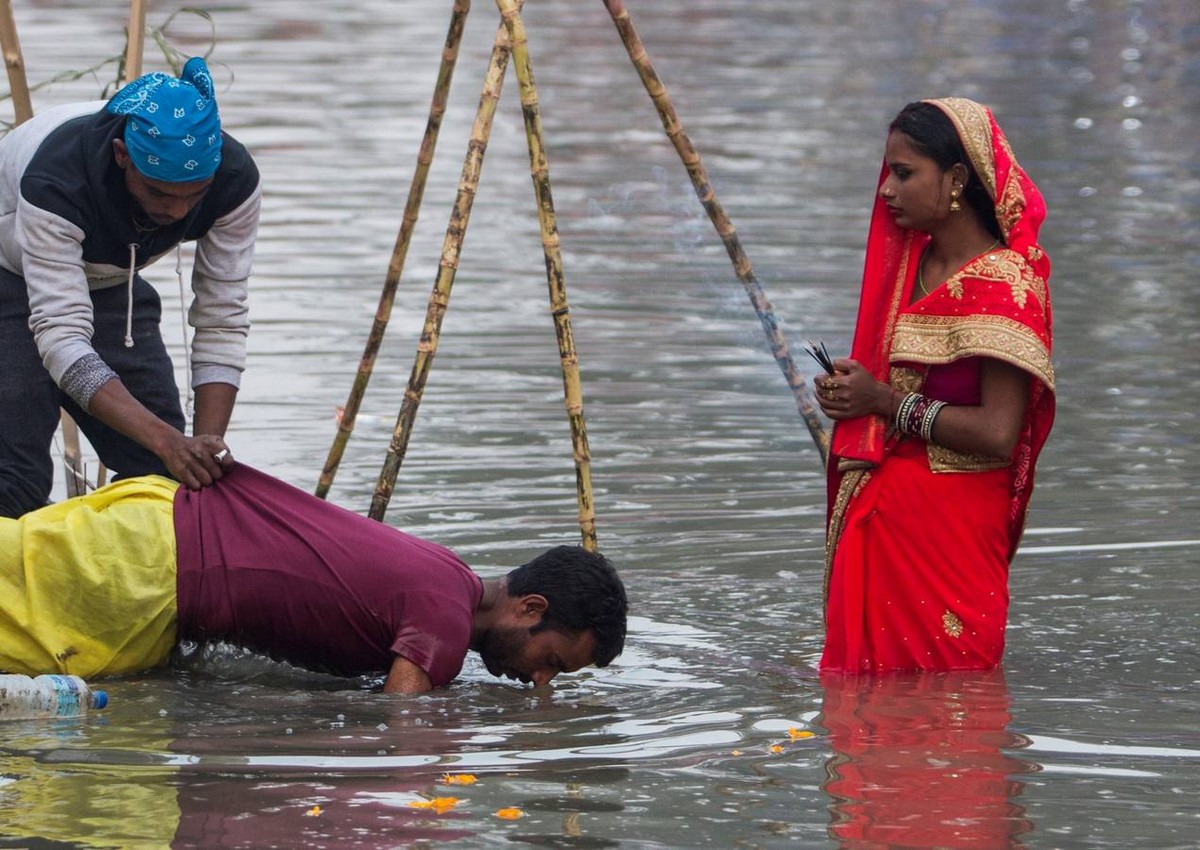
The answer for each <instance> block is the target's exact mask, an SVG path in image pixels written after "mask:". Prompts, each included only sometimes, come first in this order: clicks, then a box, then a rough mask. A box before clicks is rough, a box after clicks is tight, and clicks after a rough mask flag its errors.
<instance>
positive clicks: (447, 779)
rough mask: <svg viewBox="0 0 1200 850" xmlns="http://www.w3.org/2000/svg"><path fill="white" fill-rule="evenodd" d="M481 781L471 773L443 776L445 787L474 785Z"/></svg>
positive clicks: (446, 774)
mask: <svg viewBox="0 0 1200 850" xmlns="http://www.w3.org/2000/svg"><path fill="white" fill-rule="evenodd" d="M478 781H479V780H478V779H476V778H475V775H474V774H471V773H445V774H442V784H443V785H474V784H475V783H476V782H478Z"/></svg>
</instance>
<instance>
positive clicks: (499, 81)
mask: <svg viewBox="0 0 1200 850" xmlns="http://www.w3.org/2000/svg"><path fill="white" fill-rule="evenodd" d="M511 53H512V47H511V45H510V43H509V37H508V30H507V28H506V27H504V26H503V25H501V26H500V27H499V28H498V29H497V30H496V39H495V41H494V42H493V44H492V55H491V59H490V61H489V63H488V70H487V75H486V76H485V77H484V81H483V91H482V93H481V94H480V96H479V108H478V109H477V110H476V112H475V122H474V124H473V125H472V127H471V138H470V140H469V141H468V143H467V155H466V159H465V161H464V162H463V170H462V175H461V177H460V178H459V183H458V193H457V195H456V196H455V200H454V207H453V209H452V210H451V212H450V222H449V224H447V226H446V236H445V238H444V239H443V242H442V256H441V259H440V261H439V263H438V273H437V278H436V280H435V281H434V284H433V292H432V293H430V296H429V306H428V309H427V310H426V312H425V324H424V327H423V328H422V329H421V338H420V341H419V342H418V343H417V354H416V358H415V359H414V360H413V367H412V373H411V374H410V375H409V378H408V387H407V389H406V390H405V391H404V400H403V401H402V402H401V404H400V413H399V415H398V416H397V417H396V427H395V428H394V430H393V431H392V440H391V443H390V445H389V446H388V453H387V457H386V458H385V460H384V463H383V468H382V469H381V470H380V473H379V480H378V482H376V485H375V494H374V496H373V497H372V499H371V508H370V511H369V512H368V516H370V517H371V519H375V520H379V521H382V520H383V517H384V514H385V513H386V511H387V506H388V502H389V501H390V500H391V498H392V490H393V488H394V487H395V484H396V474H397V473H398V472H399V470H400V464H401V463H403V461H404V456H405V454H406V453H407V451H408V442H409V438H410V437H411V436H412V427H413V422H414V421H415V419H416V416H417V408H418V407H420V404H421V397H422V395H423V394H424V392H425V382H426V380H427V379H428V377H429V368H430V366H431V365H432V363H433V357H434V355H435V354H436V353H437V345H438V338H439V336H440V334H441V329H442V319H443V318H444V317H445V315H446V308H447V306H448V305H449V303H450V290H451V288H452V287H453V285H454V277H455V274H456V273H457V271H458V259H459V254H460V253H461V252H462V245H463V239H464V238H465V237H466V234H467V224H468V223H469V221H470V218H471V209H472V207H473V205H474V203H475V193H476V190H477V189H478V187H479V176H480V174H481V172H482V171H483V157H484V154H485V153H487V144H488V139H489V137H490V136H491V132H492V121H493V119H494V118H495V115H496V103H497V101H498V100H499V99H500V90H501V88H502V87H503V85H504V74H505V71H506V70H507V69H508V60H509V57H510V55H511Z"/></svg>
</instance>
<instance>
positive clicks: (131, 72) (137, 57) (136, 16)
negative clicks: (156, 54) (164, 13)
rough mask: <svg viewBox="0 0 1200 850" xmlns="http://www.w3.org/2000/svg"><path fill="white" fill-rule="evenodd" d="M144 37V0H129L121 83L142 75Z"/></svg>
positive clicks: (123, 83)
mask: <svg viewBox="0 0 1200 850" xmlns="http://www.w3.org/2000/svg"><path fill="white" fill-rule="evenodd" d="M145 39H146V0H129V29H128V31H127V32H126V34H125V67H124V69H123V72H122V74H121V85H125V84H126V83H129V82H131V81H132V80H136V79H137V78H138V77H140V76H141V75H142V51H143V46H144V42H145Z"/></svg>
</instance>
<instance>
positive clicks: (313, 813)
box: [304, 806, 321, 818]
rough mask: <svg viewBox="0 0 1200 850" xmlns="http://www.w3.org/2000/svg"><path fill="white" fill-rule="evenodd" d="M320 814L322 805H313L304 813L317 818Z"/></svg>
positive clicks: (306, 815)
mask: <svg viewBox="0 0 1200 850" xmlns="http://www.w3.org/2000/svg"><path fill="white" fill-rule="evenodd" d="M320 814H321V807H320V806H313V807H312V808H311V809H309V810H308V811H307V812H305V813H304V816H305V817H308V818H315V817H318V816H319V815H320Z"/></svg>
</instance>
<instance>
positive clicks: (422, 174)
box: [316, 0, 471, 499]
mask: <svg viewBox="0 0 1200 850" xmlns="http://www.w3.org/2000/svg"><path fill="white" fill-rule="evenodd" d="M470 10H471V0H456V2H455V4H454V10H453V12H452V14H451V16H450V30H449V32H448V33H447V34H446V45H445V47H444V48H443V49H442V64H441V68H440V70H439V71H438V78H437V84H436V85H435V86H434V89H433V101H432V103H431V104H430V106H429V120H428V121H427V122H426V124H425V136H424V138H422V140H421V148H420V151H419V152H418V154H417V168H416V171H415V172H414V173H413V178H412V184H411V186H410V187H409V190H408V201H407V203H406V204H405V206H404V217H403V219H402V221H401V224H400V232H399V233H398V234H397V236H396V244H395V247H394V248H393V249H392V259H391V261H390V262H389V263H388V269H387V274H386V276H385V277H384V281H383V291H382V292H381V293H380V296H379V306H378V307H377V308H376V310H375V321H374V324H372V326H371V333H370V336H368V338H367V344H366V347H365V348H364V349H363V355H362V359H361V360H360V361H359V364H358V374H357V375H356V376H355V378H354V384H353V386H351V388H350V395H349V397H348V398H347V399H346V405H345V407H343V408H342V415H341V419H340V420H339V422H338V429H337V433H336V434H335V435H334V440H333V445H332V446H331V447H330V449H329V456H328V457H327V458H326V460H325V467H324V469H322V470H321V477H320V479H319V480H318V481H317V489H316V495H317V496H318V497H320V498H322V499H324V498H325V497H326V496H327V495H328V494H329V488H330V486H332V484H333V478H334V476H335V475H337V470H338V466H339V465H340V464H341V462H342V455H343V454H344V453H345V451H346V443H347V442H349V440H350V434H351V433H352V432H353V431H354V422H355V419H356V417H357V416H358V409H359V407H360V406H361V405H362V400H363V396H364V395H365V394H366V391H367V384H368V383H369V382H370V380H371V373H372V372H373V371H374V369H375V361H376V360H377V359H378V357H379V347H380V346H381V345H382V344H383V337H384V334H385V333H386V331H387V326H388V321H389V320H390V318H391V315H392V306H393V305H394V304H395V301H396V289H397V288H398V287H399V285H400V276H401V274H402V273H403V271H404V261H405V258H406V257H407V256H408V247H409V244H410V243H411V241H412V234H413V230H414V229H415V227H416V224H417V217H418V215H419V214H420V211H421V199H422V198H423V197H424V195H425V184H426V181H427V180H428V177H429V168H430V165H431V164H432V162H433V153H434V149H435V148H436V147H437V140H438V132H439V131H440V130H441V126H442V119H443V117H444V116H445V114H446V102H447V100H448V99H449V97H450V82H451V80H452V78H453V76H454V68H455V64H456V63H457V61H458V50H459V46H460V45H461V43H462V35H463V29H464V27H465V25H466V20H467V13H468V12H470Z"/></svg>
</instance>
